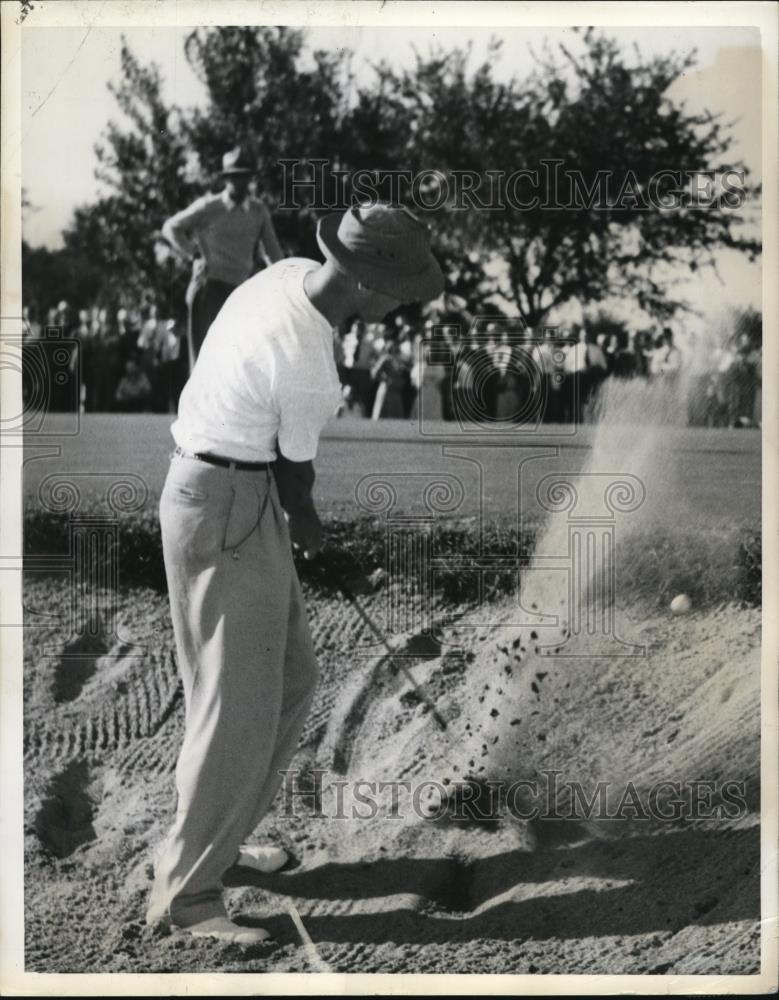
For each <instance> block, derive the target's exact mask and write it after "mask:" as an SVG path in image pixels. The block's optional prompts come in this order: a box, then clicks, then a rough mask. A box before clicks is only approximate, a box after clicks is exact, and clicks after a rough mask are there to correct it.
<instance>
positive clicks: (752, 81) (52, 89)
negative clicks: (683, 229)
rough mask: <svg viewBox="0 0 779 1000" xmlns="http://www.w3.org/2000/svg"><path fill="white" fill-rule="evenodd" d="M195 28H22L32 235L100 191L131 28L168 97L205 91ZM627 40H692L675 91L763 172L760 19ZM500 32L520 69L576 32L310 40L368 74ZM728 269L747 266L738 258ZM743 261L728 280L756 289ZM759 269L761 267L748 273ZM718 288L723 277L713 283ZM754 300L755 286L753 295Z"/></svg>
mask: <svg viewBox="0 0 779 1000" xmlns="http://www.w3.org/2000/svg"><path fill="white" fill-rule="evenodd" d="M189 30H191V29H189V28H171V27H159V28H152V27H145V28H131V29H124V30H123V31H122V30H121V29H118V28H106V27H101V28H92V29H88V28H87V29H84V28H81V27H79V28H43V27H38V28H36V27H31V28H29V29H27V30H25V31H24V32H23V44H22V121H21V128H22V177H23V179H22V184H23V187H24V189H25V192H26V194H27V197H28V199H29V200H30V202H31V203H32V206H33V208H32V210H31V211H28V212H27V213H26V214H25V220H24V232H25V239H27V240H28V242H30V243H31V244H33V245H39V244H43V245H46V246H48V247H51V248H56V247H58V246H61V245H62V238H61V232H62V229H63V227H64V226H65V225H66V224H67V222H68V220H69V219H70V216H71V214H72V212H73V209H74V208H75V207H76V206H77V205H81V204H85V203H88V202H90V201H93V200H94V199H95V198H96V197H97V196H98V195H99V194H100V191H101V188H100V184H99V182H97V181H96V180H95V177H94V169H95V165H96V159H95V153H94V147H95V143H96V142H98V140H99V139H100V136H101V133H102V132H103V130H104V128H105V125H106V123H107V122H108V121H109V120H110V119H112V118H114V119H121V112H120V111H119V109H118V107H117V105H116V102H115V99H114V97H113V95H112V94H111V93H110V91H109V90H108V86H107V85H108V83H109V81H111V80H113V81H118V79H119V72H120V67H119V52H120V46H121V36H122V34H124V35H125V36H126V37H127V40H128V42H129V44H130V47H131V48H132V50H133V51H134V52H135V53H136V54H137V55H138V56H139V57H140V58H141V59H142V61H143V62H151V61H153V62H156V63H157V64H158V65H159V66H160V67H161V69H162V73H163V78H164V85H165V97H166V99H167V100H168V101H169V102H170V103H173V104H177V105H179V106H181V107H191V106H193V105H198V104H202V103H203V100H204V90H203V87H202V85H201V84H200V82H199V81H198V80H197V78H196V77H195V76H194V74H193V72H192V70H191V69H190V67H189V65H188V64H187V61H186V59H185V57H184V52H183V41H184V38H185V37H186V35H187V33H188V31H189ZM608 30H609V32H610V33H612V34H614V35H615V36H617V37H618V38H619V39H620V41H621V42H622V43H623V45H624V46H625V47H626V48H627V47H631V46H633V45H635V44H637V45H638V46H639V47H640V49H641V51H642V53H643V54H644V55H649V56H651V55H655V54H665V53H668V52H669V51H671V50H675V51H677V52H686V51H688V50H689V49H692V48H696V49H697V53H698V66H697V67H696V68H695V69H694V70H693V71H691V72H689V73H688V74H686V75H685V76H684V78H681V79H680V80H678V81H677V82H676V83H675V84H674V86H673V88H672V90H671V93H670V96H672V97H673V98H675V99H679V100H684V101H686V102H687V104H688V107H689V108H690V109H691V110H703V109H704V108H706V109H708V110H711V111H713V112H721V113H723V114H724V116H725V118H726V119H728V120H735V121H736V124H735V127H734V137H735V139H736V144H735V148H734V153H735V155H736V157H738V158H742V159H743V160H744V161H745V162H746V163H747V164H748V166H749V167H750V169H752V170H753V171H754V172H755V174H756V175H757V176H758V177H759V174H760V158H761V147H760V135H761V110H760V50H759V48H756V47H757V46H759V44H760V41H759V35H758V32H757V29H756V28H732V27H730V28H722V27H717V28H685V27H680V26H676V27H674V28H672V29H669V28H641V29H637V28H635V29H634V28H613V29H608ZM494 34H499V35H500V37H501V38H502V40H503V51H502V56H501V58H500V60H499V62H498V63H497V66H496V73H497V75H498V76H499V77H500V76H504V77H508V76H510V75H511V74H512V73H516V74H517V75H518V76H520V77H521V76H523V75H524V74H525V73H526V72H527V71H528V70H529V69H530V68H531V66H532V56H531V53H530V50H529V46H530V45H532V46H533V47H534V48H535V49H539V48H540V46H541V45H542V43H543V40H544V38H547V39H549V40H550V41H552V42H554V41H555V40H558V41H564V42H565V44H566V45H568V46H570V47H572V48H573V49H574V50H576V48H577V46H580V45H581V42H580V39H579V38H578V37H577V36H576V35H574V34H573V32H571V31H570V30H567V29H552V30H542V29H538V28H533V29H518V28H516V27H513V28H507V29H496V28H483V29H478V28H463V27H459V28H443V29H435V30H433V29H430V28H421V27H416V28H414V30H413V32H412V31H410V30H409V29H404V28H394V27H393V28H388V27H382V28H376V27H355V28H348V29H347V28H344V27H339V28H335V27H333V28H325V27H318V28H310V29H309V30H308V39H309V44H310V46H311V47H312V48H324V49H333V48H338V47H343V46H348V47H349V48H351V49H352V50H353V52H354V59H353V63H352V65H353V69H354V70H355V71H356V73H357V76H358V80H361V79H362V80H365V79H367V78H368V77H369V76H370V75H371V73H372V71H371V69H370V64H371V62H377V61H379V60H380V59H382V58H386V59H388V60H390V61H392V62H393V63H394V64H395V65H398V64H400V65H410V64H412V63H413V59H414V49H413V46H416V47H417V48H418V49H419V50H421V51H422V52H423V53H424V52H426V51H427V49H428V47H429V46H430V45H435V44H440V45H442V46H443V47H444V48H452V47H454V46H456V45H459V46H462V45H463V44H464V43H465V42H467V41H469V40H470V41H471V43H472V45H473V61H474V65H478V62H479V61H480V59H481V58H483V56H484V55H485V53H486V51H487V45H488V41H489V38H490V36H492V35H494ZM727 269H728V273H729V274H731V275H732V274H733V273H734V269H735V271H736V272H738V275H740V274H741V271H742V270H743V268H742V267H741V262H740V261H739V260H737V259H736V258H733V260H732V261H730V262H728V263H727ZM749 273H750V272H749V271H748V269H747V270H746V271H744V274H743V276H737V278H734V279H733V281H732V282H729V283H732V284H734V285H736V286H738V288H739V289H741V290H742V291H745V290H746V288H747V286H749V287H750V288H751V290H750V291H749V292H748V294H747V297H748V298H749V299H750V300H752V299H754V298H755V292H754V288H752V286H753V285H754V280H753V278H752V279H750V278H749ZM753 277H754V275H753ZM712 289H713V294H715V295H716V294H717V285H716V283H715V284H714V285H713V286H712ZM757 298H758V301H759V291H758V293H757Z"/></svg>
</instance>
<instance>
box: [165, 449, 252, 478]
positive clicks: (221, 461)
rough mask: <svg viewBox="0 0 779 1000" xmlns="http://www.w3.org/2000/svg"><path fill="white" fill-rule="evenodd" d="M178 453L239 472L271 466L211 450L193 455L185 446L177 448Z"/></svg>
mask: <svg viewBox="0 0 779 1000" xmlns="http://www.w3.org/2000/svg"><path fill="white" fill-rule="evenodd" d="M176 454H177V455H182V456H183V457H184V458H196V459H197V460H198V461H199V462H207V463H208V464H209V465H219V466H221V468H223V469H229V468H231V467H232V468H233V469H238V471H239V472H265V471H266V470H267V469H269V468H270V465H271V463H270V462H238V461H236V460H235V459H234V458H225V457H224V456H223V455H212V454H210V452H195V454H194V455H191V454H190V453H189V452H187V451H184V449H183V448H176Z"/></svg>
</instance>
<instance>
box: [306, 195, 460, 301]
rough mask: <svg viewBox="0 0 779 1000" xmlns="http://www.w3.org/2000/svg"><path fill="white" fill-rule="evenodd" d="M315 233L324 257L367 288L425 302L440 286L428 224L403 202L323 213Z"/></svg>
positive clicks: (383, 203) (438, 268)
mask: <svg viewBox="0 0 779 1000" xmlns="http://www.w3.org/2000/svg"><path fill="white" fill-rule="evenodd" d="M316 235H317V240H318V242H319V246H320V247H321V249H322V253H323V254H324V255H325V257H327V259H328V260H331V261H333V262H334V263H335V264H337V265H338V266H339V267H340V268H341V269H342V270H344V271H346V272H347V273H349V274H350V275H352V276H353V277H355V278H357V280H358V281H360V282H362V283H363V284H364V285H365V287H366V288H369V289H371V291H374V292H381V293H383V294H384V295H389V296H391V297H392V298H395V299H399V300H400V301H401V302H425V301H427V300H428V299H434V298H436V297H437V296H439V295H440V294H441V292H442V291H443V288H444V276H443V274H442V273H441V268H440V267H439V266H438V262H437V261H436V259H435V257H434V256H433V255H432V253H431V252H430V229H429V227H428V226H426V225H425V223H424V222H422V221H421V220H420V219H418V218H417V217H416V216H415V215H414V214H413V213H412V212H410V211H409V210H408V209H407V208H403V207H401V206H397V205H390V204H389V203H388V202H376V203H375V204H371V205H362V206H360V205H358V206H355V207H353V208H350V209H349V210H348V211H347V212H344V213H340V212H336V213H334V214H333V215H326V216H324V218H322V219H320V220H319V223H318V225H317V233H316Z"/></svg>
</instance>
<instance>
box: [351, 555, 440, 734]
mask: <svg viewBox="0 0 779 1000" xmlns="http://www.w3.org/2000/svg"><path fill="white" fill-rule="evenodd" d="M333 575H334V577H335V579H336V582H337V584H338V586H339V588H340V590H341V593H342V594H343V595H344V597H345V598H346V599H347V601H349V603H350V604H351V605H352V606H353V607H354V608H355V609H356V611H357V614H358V615H359V616H360V618H362V620H363V621H364V622H365V624H366V625H367V626H368V628H370V630H371V631H372V632H373V634H374V635H375V636H376V637H377V638H378V639H379V641H380V642H381V644H382V645H383V646H384V648H385V649H386V650H387V652H388V653H389V655H390V658H391V660H392V662H393V663H395V664H396V666H397V667H398V668H399V669H400V671H401V673H402V674H403V676H404V677H405V678H406V680H407V681H408V682H409V683H410V684H411V686H412V687H413V688H414V691H415V692H416V693H417V696H418V697H419V698H420V699H421V700H422V701H423V702H424V703H425V704H426V705H427V707H428V708H429V709H430V711H431V712H432V715H433V718H434V719H435V722H436V725H437V726H438V727H439V729H443V730H446V720H445V719H444V718H443V717H442V716H441V714H440V713H439V711H438V709H437V708H436V707H435V705H434V704H433V702H432V701H431V700H430V698H428V696H427V695H426V694H425V692H424V691H423V690H422V688H421V687H420V686H419V685H418V684H417V682H416V681H415V680H414V678H413V676H412V674H411V671H410V670H409V669H408V667H407V666H406V665H405V663H403V662H401V660H400V658H399V657H398V656H397V654H396V653H395V651H394V650H393V648H392V647H391V646H390V644H389V643H388V642H387V639H386V636H385V635H384V634H383V633H382V631H381V629H380V628H379V627H378V625H377V624H376V623H375V622H374V620H373V619H372V618H371V616H370V615H369V614H368V612H367V611H366V610H365V608H363V606H362V604H361V603H360V601H358V600H357V596H356V594H354V593H353V592H352V590H351V588H350V587H348V586H347V585H346V583H345V582H344V581H343V580H342V579H341V577H340V575H339V574H338V573H333Z"/></svg>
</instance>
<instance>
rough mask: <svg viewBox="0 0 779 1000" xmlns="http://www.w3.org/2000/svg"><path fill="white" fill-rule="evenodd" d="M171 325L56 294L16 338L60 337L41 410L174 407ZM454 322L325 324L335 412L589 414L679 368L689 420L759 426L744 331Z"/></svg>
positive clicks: (754, 348) (179, 359)
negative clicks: (687, 333) (603, 401)
mask: <svg viewBox="0 0 779 1000" xmlns="http://www.w3.org/2000/svg"><path fill="white" fill-rule="evenodd" d="M183 326H184V324H181V323H177V322H176V321H175V320H173V319H167V318H162V317H160V316H159V315H158V310H157V307H156V305H155V303H154V302H153V301H147V302H146V303H145V304H144V305H143V306H142V307H141V308H137V309H136V308H120V309H118V310H115V311H109V310H108V309H105V308H101V307H97V306H95V307H92V308H89V309H81V310H79V311H77V312H74V311H73V310H72V309H71V307H70V306H69V305H68V303H66V302H60V303H59V305H58V306H57V307H56V308H53V309H51V310H49V312H48V313H47V315H46V319H45V323H42V322H41V319H40V317H39V316H38V314H37V312H36V310H35V307H34V306H29V307H26V308H25V322H24V336H25V340H26V342H27V344H28V345H30V344H32V343H34V342H35V341H40V340H45V339H47V338H51V337H58V338H65V340H66V341H67V343H68V344H69V345H70V354H69V355H68V357H69V364H70V367H71V374H72V376H73V379H74V381H77V382H78V392H77V394H76V395H75V396H71V397H68V398H67V400H66V398H65V396H63V397H62V399H61V401H60V404H59V406H58V403H57V399H56V396H55V398H50V399H49V405H50V406H51V407H52V408H53V409H58V408H59V409H63V408H68V407H70V406H76V405H77V406H78V407H79V408H80V410H81V411H82V412H124V413H133V412H135V413H139V412H154V413H174V412H175V411H176V407H177V404H178V397H179V394H180V392H181V389H182V388H183V386H184V384H185V382H186V379H187V377H188V374H189V363H188V354H187V347H186V331H185V329H183ZM463 328H465V329H466V330H467V329H468V326H467V324H457V323H445V322H442V321H441V319H440V318H439V317H436V316H432V317H431V318H428V319H427V320H426V321H424V323H422V324H418V325H416V326H412V325H411V324H410V323H409V322H407V321H406V320H404V319H403V318H402V317H398V318H396V320H395V322H394V323H371V324H366V323H364V322H362V321H361V320H359V319H356V320H354V322H352V323H351V324H350V325H349V326H348V327H347V328H345V329H343V330H339V329H336V330H335V332H334V353H335V361H336V365H337V368H338V372H339V375H340V378H341V383H342V386H343V402H342V406H341V411H340V412H341V413H347V412H348V413H351V414H354V415H359V416H362V417H364V418H368V419H373V420H378V419H382V418H395V419H418V418H419V416H420V414H423V415H424V418H425V419H426V420H436V419H440V420H454V419H458V418H459V419H462V420H477V421H484V420H487V421H493V420H494V421H500V422H516V423H522V422H525V421H528V420H535V419H540V420H543V421H546V422H549V423H561V422H563V423H564V422H570V421H572V420H577V421H582V420H586V419H587V416H588V412H589V411H588V403H589V402H590V401H591V400H592V398H593V396H594V395H595V394H596V392H597V389H598V387H599V386H600V385H601V384H602V383H603V381H604V380H605V379H608V378H615V379H634V378H638V379H660V378H662V379H666V380H674V381H678V380H679V379H680V378H681V377H682V375H685V376H686V377H687V388H686V398H687V410H688V412H687V418H688V421H689V423H691V424H695V425H701V426H710V427H744V426H760V424H761V345H760V342H759V339H758V340H756V339H755V336H754V335H753V334H750V333H747V332H739V331H738V330H737V331H735V332H734V333H733V334H732V335H731V336H730V337H727V338H723V339H724V344H722V345H721V346H718V347H716V348H714V349H707V350H702V349H700V346H699V348H698V349H695V344H694V342H693V341H691V340H690V339H689V338H688V339H685V341H684V344H683V346H682V347H681V348H680V347H679V346H677V344H676V341H675V337H674V333H673V331H672V330H671V329H670V328H669V327H666V328H664V329H662V330H659V331H658V332H656V333H654V334H653V333H651V332H648V331H643V332H641V331H640V332H637V333H634V334H631V333H628V332H627V331H626V330H624V329H620V328H618V329H616V330H611V331H609V332H603V331H602V330H600V331H599V329H598V324H597V323H594V324H591V325H582V326H580V327H574V328H573V330H570V331H567V332H566V333H565V334H561V333H559V332H558V331H557V330H556V329H549V330H544V331H543V332H540V333H532V332H529V331H526V330H523V329H518V328H517V327H516V325H513V326H512V324H511V321H497V322H493V323H487V324H486V325H485V326H484V328H479V330H478V332H477V333H475V334H474V333H472V332H467V333H466V334H465V335H463V334H462V333H461V330H462V329H463ZM76 344H77V347H76V346H75V345H76ZM76 367H78V374H77V373H76ZM29 381H30V379H29V378H27V379H26V380H25V382H26V383H29ZM574 387H575V389H574ZM54 388H56V387H54ZM540 404H542V405H540Z"/></svg>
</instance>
